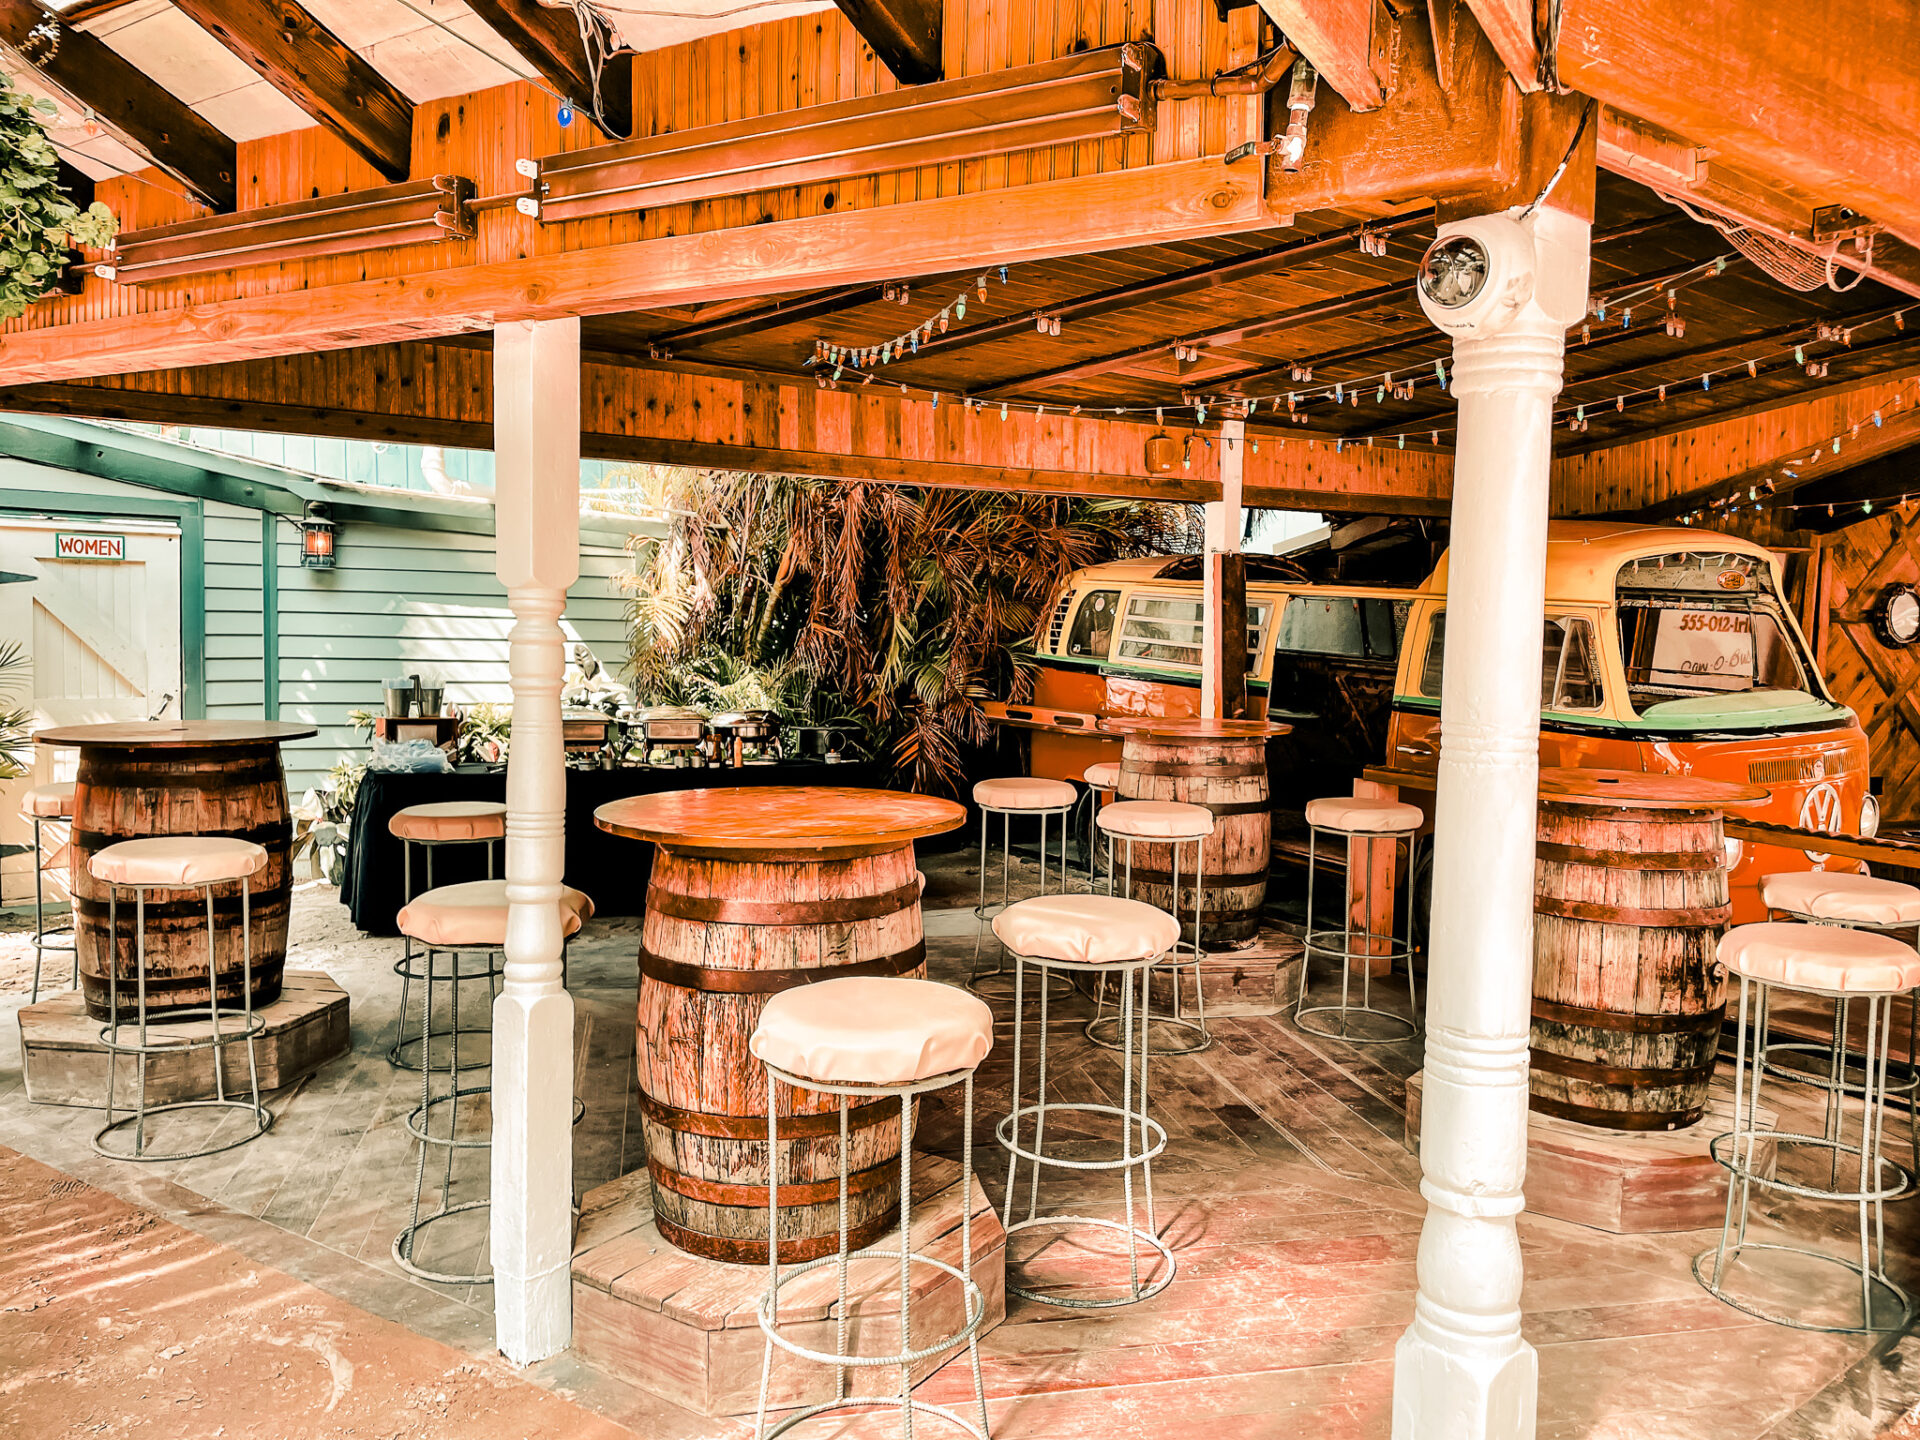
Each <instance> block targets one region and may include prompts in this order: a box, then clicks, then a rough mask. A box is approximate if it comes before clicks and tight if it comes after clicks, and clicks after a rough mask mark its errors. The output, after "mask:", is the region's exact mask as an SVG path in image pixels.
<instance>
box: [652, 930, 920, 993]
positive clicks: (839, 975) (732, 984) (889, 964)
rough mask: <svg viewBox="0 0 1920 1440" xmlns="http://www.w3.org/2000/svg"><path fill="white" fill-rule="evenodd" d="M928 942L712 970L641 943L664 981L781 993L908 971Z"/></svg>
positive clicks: (697, 987)
mask: <svg viewBox="0 0 1920 1440" xmlns="http://www.w3.org/2000/svg"><path fill="white" fill-rule="evenodd" d="M926 959H927V942H926V941H924V940H916V941H914V942H913V944H911V945H909V946H908V947H907V948H906V949H905V950H900V951H897V952H895V953H894V954H892V955H882V956H881V957H880V958H879V959H877V960H856V961H853V962H852V963H850V964H846V965H820V966H816V967H814V968H812V969H807V970H709V969H707V968H706V967H704V966H701V965H689V964H687V963H685V962H684V961H681V960H669V959H668V958H667V957H666V956H664V955H656V954H655V953H654V952H653V951H651V950H649V949H647V948H646V946H644V945H642V946H641V947H640V973H641V974H642V975H644V976H646V977H647V978H648V979H649V980H658V981H659V982H660V983H661V984H662V985H676V986H678V987H679V988H680V989H682V990H710V991H713V992H715V993H718V994H721V995H778V994H779V993H780V992H781V991H783V990H796V989H798V988H799V987H800V986H802V985H812V984H814V983H816V982H817V981H821V980H844V979H847V978H849V977H850V976H856V975H905V974H906V973H907V972H908V971H909V970H913V969H916V968H917V967H919V966H921V965H923V964H925V963H926Z"/></svg>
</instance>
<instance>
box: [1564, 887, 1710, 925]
mask: <svg viewBox="0 0 1920 1440" xmlns="http://www.w3.org/2000/svg"><path fill="white" fill-rule="evenodd" d="M1533 913H1534V914H1536V915H1550V916H1553V917H1554V918H1555V919H1558V920H1590V921H1593V922H1594V923H1596V924H1600V925H1637V926H1639V927H1640V928H1642V929H1669V930H1697V929H1702V928H1704V927H1707V926H1711V925H1729V924H1731V923H1732V922H1733V906H1732V905H1731V904H1726V905H1696V906H1691V907H1686V908H1681V909H1675V910H1635V909H1632V908H1631V907H1629V906H1626V905H1603V904H1600V903H1599V902H1597V901H1592V900H1562V899H1561V898H1560V897H1559V896H1557V895H1537V896H1535V897H1534V901H1533Z"/></svg>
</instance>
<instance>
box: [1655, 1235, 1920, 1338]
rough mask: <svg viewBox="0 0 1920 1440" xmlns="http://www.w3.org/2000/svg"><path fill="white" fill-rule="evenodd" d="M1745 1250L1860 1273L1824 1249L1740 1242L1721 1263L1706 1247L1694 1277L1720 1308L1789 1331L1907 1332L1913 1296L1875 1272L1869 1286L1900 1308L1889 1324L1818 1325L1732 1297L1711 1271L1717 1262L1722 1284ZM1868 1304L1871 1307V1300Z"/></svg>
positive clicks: (1716, 1251)
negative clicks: (1780, 1255) (1790, 1257)
mask: <svg viewBox="0 0 1920 1440" xmlns="http://www.w3.org/2000/svg"><path fill="white" fill-rule="evenodd" d="M1746 1250H1765V1251H1770V1252H1773V1253H1775V1254H1782V1255H1795V1256H1798V1257H1799V1258H1801V1259H1802V1260H1814V1261H1820V1262H1823V1263H1825V1264H1828V1265H1837V1266H1838V1267H1839V1268H1841V1269H1842V1270H1845V1271H1846V1272H1847V1273H1848V1274H1850V1275H1853V1276H1859V1274H1860V1267H1859V1265H1857V1264H1856V1263H1854V1262H1853V1261H1851V1260H1848V1259H1845V1258H1843V1257H1842V1256H1839V1255H1829V1254H1827V1253H1826V1252H1825V1251H1823V1250H1811V1249H1806V1248H1803V1247H1801V1246H1798V1245H1771V1244H1762V1243H1760V1242H1759V1241H1756V1240H1743V1241H1741V1242H1740V1243H1739V1244H1738V1245H1731V1246H1729V1247H1728V1248H1727V1250H1726V1255H1725V1259H1724V1260H1723V1259H1720V1255H1721V1252H1720V1249H1719V1247H1717V1246H1709V1247H1708V1248H1707V1249H1705V1250H1702V1251H1701V1252H1700V1253H1699V1254H1698V1255H1696V1256H1694V1257H1693V1278H1694V1279H1695V1280H1697V1281H1699V1282H1700V1288H1701V1289H1703V1290H1705V1291H1706V1292H1707V1293H1708V1294H1709V1295H1711V1296H1713V1298H1714V1299H1716V1300H1718V1301H1720V1303H1721V1304H1723V1305H1731V1306H1732V1307H1733V1308H1734V1309H1736V1310H1738V1311H1740V1312H1741V1313H1742V1314H1745V1315H1752V1316H1753V1317H1755V1318H1756V1319H1759V1320H1765V1321H1767V1322H1768V1323H1769V1324H1773V1325H1784V1326H1786V1327H1787V1328H1788V1329H1790V1330H1811V1331H1815V1332H1818V1333H1820V1334H1825V1335H1862V1334H1865V1335H1878V1334H1882V1333H1885V1332H1888V1331H1899V1330H1904V1329H1906V1326H1907V1317H1908V1316H1909V1315H1911V1314H1912V1313H1913V1299H1912V1297H1911V1296H1909V1295H1908V1294H1907V1292H1906V1291H1905V1290H1903V1289H1901V1288H1900V1287H1899V1286H1898V1285H1896V1284H1895V1283H1894V1282H1893V1281H1892V1280H1890V1279H1889V1278H1888V1277H1887V1276H1885V1275H1883V1274H1881V1273H1879V1272H1878V1271H1875V1272H1873V1273H1872V1274H1870V1275H1868V1276H1867V1277H1866V1278H1867V1280H1868V1281H1869V1283H1870V1285H1872V1286H1877V1287H1879V1288H1880V1289H1881V1290H1884V1291H1885V1292H1886V1293H1887V1294H1888V1295H1890V1296H1891V1297H1892V1298H1893V1299H1894V1301H1895V1302H1897V1303H1898V1305H1899V1307H1900V1308H1899V1313H1898V1314H1897V1315H1895V1316H1894V1317H1893V1319H1892V1321H1891V1323H1889V1324H1884V1325H1876V1324H1874V1323H1873V1316H1871V1315H1862V1316H1861V1317H1860V1318H1861V1321H1862V1323H1861V1324H1859V1325H1818V1324H1814V1323H1812V1322H1810V1321H1806V1320H1798V1319H1795V1318H1794V1317H1793V1316H1790V1315H1782V1314H1779V1313H1778V1312H1776V1311H1773V1310H1769V1309H1767V1308H1766V1307H1765V1306H1763V1305H1761V1304H1759V1303H1758V1302H1756V1301H1753V1300H1749V1299H1746V1298H1745V1297H1743V1296H1739V1295H1735V1294H1732V1293H1731V1292H1730V1291H1728V1290H1727V1289H1726V1288H1725V1286H1724V1284H1723V1283H1719V1282H1716V1281H1715V1280H1714V1278H1713V1272H1714V1267H1715V1264H1716V1261H1718V1263H1719V1266H1720V1269H1721V1271H1722V1281H1724V1279H1725V1269H1726V1265H1727V1263H1728V1262H1731V1261H1732V1260H1734V1259H1736V1258H1737V1257H1738V1256H1739V1255H1740V1254H1741V1252H1742V1251H1746ZM1850 1298H1852V1297H1850ZM1867 1303H1869V1304H1870V1303H1871V1301H1869V1302H1867Z"/></svg>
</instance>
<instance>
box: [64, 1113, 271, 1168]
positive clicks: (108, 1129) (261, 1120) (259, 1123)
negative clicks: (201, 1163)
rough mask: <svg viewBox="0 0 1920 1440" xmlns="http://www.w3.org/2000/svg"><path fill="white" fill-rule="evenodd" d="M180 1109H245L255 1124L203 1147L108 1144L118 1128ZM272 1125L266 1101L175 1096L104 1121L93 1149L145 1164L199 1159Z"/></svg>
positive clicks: (235, 1145)
mask: <svg viewBox="0 0 1920 1440" xmlns="http://www.w3.org/2000/svg"><path fill="white" fill-rule="evenodd" d="M177 1110H245V1111H247V1112H249V1113H250V1114H252V1115H253V1117H254V1124H253V1128H252V1129H251V1130H249V1131H247V1132H246V1133H245V1134H244V1135H241V1136H239V1137H237V1138H236V1139H233V1140H227V1141H223V1142H222V1143H221V1144H218V1145H210V1146H208V1147H207V1148H206V1149H204V1150H174V1151H169V1152H167V1153H166V1154H161V1155H156V1154H151V1153H137V1154H136V1153H130V1152H128V1151H125V1150H115V1149H113V1148H111V1147H110V1146H109V1145H108V1144H107V1136H109V1135H111V1134H113V1133H114V1131H116V1130H124V1129H125V1128H126V1127H127V1126H129V1125H132V1124H136V1123H137V1122H139V1121H141V1120H143V1119H144V1120H150V1119H152V1118H153V1117H154V1116H155V1115H164V1114H166V1113H167V1112H168V1111H177ZM272 1128H273V1112H272V1111H271V1110H269V1109H267V1107H266V1106H265V1105H257V1104H255V1103H254V1102H253V1101H251V1100H175V1101H174V1102H173V1103H171V1104H169V1105H149V1106H147V1108H146V1111H145V1112H144V1113H143V1114H142V1113H136V1114H132V1115H127V1116H123V1117H122V1118H121V1119H118V1120H115V1121H113V1122H112V1123H111V1124H108V1125H102V1126H101V1127H100V1129H99V1130H98V1131H96V1132H95V1133H94V1137H93V1153H94V1154H96V1155H104V1156H106V1157H107V1158H108V1159H109V1160H134V1161H138V1162H139V1163H140V1164H142V1165H157V1164H163V1163H165V1162H167V1161H170V1160H197V1159H199V1158H200V1157H201V1156H203V1155H218V1154H219V1153H220V1152H221V1151H223V1150H234V1149H237V1148H238V1147H240V1146H242V1145H245V1144H246V1143H247V1142H248V1141H249V1140H258V1139H259V1138H260V1137H261V1136H262V1135H264V1134H266V1133H267V1131H269V1130H271V1129H272Z"/></svg>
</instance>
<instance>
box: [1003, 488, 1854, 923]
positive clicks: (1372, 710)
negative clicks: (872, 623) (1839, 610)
mask: <svg viewBox="0 0 1920 1440" xmlns="http://www.w3.org/2000/svg"><path fill="white" fill-rule="evenodd" d="M1258 558H1259V557H1250V560H1257V559H1258ZM1284 564H1285V562H1275V563H1274V564H1273V565H1271V566H1270V567H1269V568H1268V570H1267V571H1266V573H1264V574H1262V573H1261V572H1260V571H1258V570H1253V571H1250V574H1249V579H1248V584H1247V628H1248V633H1247V644H1248V667H1247V671H1248V691H1249V700H1250V708H1251V709H1253V710H1254V711H1255V712H1257V713H1259V712H1267V713H1271V714H1273V715H1274V716H1275V717H1276V718H1279V717H1281V716H1283V715H1284V716H1285V717H1287V718H1290V719H1292V720H1294V722H1295V731H1294V734H1293V735H1290V736H1288V737H1286V738H1285V739H1282V740H1280V741H1277V742H1275V744H1274V745H1273V746H1272V747H1271V749H1270V751H1269V758H1270V768H1271V770H1272V772H1273V786H1274V799H1275V805H1276V807H1277V808H1299V807H1300V806H1301V805H1303V804H1304V801H1305V800H1306V799H1308V798H1311V797H1312V796H1313V795H1316V794H1327V793H1330V792H1333V791H1336V790H1340V789H1343V788H1345V786H1346V785H1347V784H1348V783H1349V782H1350V781H1351V780H1352V779H1353V778H1354V777H1355V776H1357V775H1358V774H1359V772H1360V770H1361V769H1362V768H1363V767H1364V766H1366V765H1369V764H1380V763H1382V762H1384V763H1385V765H1386V766H1387V767H1388V768H1389V769H1392V770H1394V771H1398V772H1402V773H1404V774H1409V775H1431V774H1433V773H1434V770H1435V768H1436V766H1437V764H1438V759H1439V747H1440V740H1441V735H1440V682H1441V676H1442V673H1443V671H1444V669H1445V656H1446V607H1447V600H1446V595H1447V557H1446V556H1445V555H1444V554H1443V555H1442V556H1441V557H1440V560H1439V563H1438V565H1437V566H1436V567H1435V568H1434V569H1433V571H1432V573H1431V574H1430V575H1429V576H1427V578H1426V580H1425V581H1424V582H1423V583H1421V584H1420V585H1419V586H1418V587H1417V588H1404V587H1399V586H1394V585H1391V584H1362V583H1324V582H1316V581H1310V580H1305V579H1300V578H1285V577H1283V576H1282V575H1279V574H1276V573H1275V571H1276V570H1278V569H1280V568H1281V567H1282V566H1283V565H1284ZM1183 570H1185V571H1188V572H1191V573H1192V578H1186V576H1184V575H1183V574H1182V573H1181V572H1182V571H1183ZM1294 573H1295V574H1296V575H1298V574H1300V573H1302V572H1300V571H1297V570H1296V571H1295V572H1294ZM1546 578H1547V586H1546V593H1547V603H1546V617H1545V618H1546V626H1545V632H1544V637H1543V647H1544V648H1543V651H1542V673H1541V697H1540V698H1541V716H1540V759H1541V763H1542V764H1545V765H1582V766H1591V767H1599V768H1607V769H1617V770H1643V771H1648V772H1652V773H1658V774H1693V775H1702V776H1706V777H1709V778H1713V779H1724V780H1735V781H1744V782H1748V783H1752V784H1756V785H1764V786H1765V787H1766V788H1767V789H1768V791H1769V792H1770V793H1771V797H1772V798H1771V799H1770V800H1769V802H1768V803H1767V804H1765V805H1759V806H1752V807H1748V808H1744V809H1743V810H1742V812H1741V813H1742V816H1743V818H1751V819H1755V820H1767V821H1772V822H1774V823H1777V824H1782V825H1791V826H1796V827H1798V828H1800V829H1805V830H1817V831H1825V832H1829V833H1839V832H1850V833H1854V834H1862V835H1871V834H1873V833H1874V831H1875V830H1876V829H1877V828H1878V824H1879V815H1878V806H1877V804H1876V803H1875V801H1874V799H1873V797H1872V795H1871V794H1870V793H1869V789H1868V776H1867V740H1866V735H1865V733H1864V732H1863V731H1862V730H1861V728H1860V723H1859V721H1858V720H1857V719H1856V718H1855V716H1854V714H1853V712H1852V711H1851V710H1849V709H1847V708H1846V707H1845V706H1843V705H1840V704H1837V703H1836V702H1835V701H1834V700H1833V698H1832V696H1831V695H1830V694H1829V693H1828V691H1827V688H1826V685H1825V683H1824V682H1823V681H1822V679H1821V678H1820V675H1819V674H1818V672H1817V671H1816V669H1815V667H1814V665H1813V662H1812V660H1811V658H1810V656H1809V655H1808V652H1807V646H1806V641H1805V639H1804V637H1803V636H1802V635H1801V633H1800V629H1799V626H1798V624H1797V623H1796V622H1795V620H1794V617H1793V614H1792V612H1791V611H1790V610H1789V608H1788V607H1787V605H1786V604H1785V602H1784V601H1783V599H1782V597H1781V593H1780V576H1779V565H1778V562H1777V561H1776V559H1775V557H1774V556H1773V555H1772V553H1771V552H1770V551H1768V550H1767V549H1766V548H1765V547H1763V546H1760V545H1756V544H1753V543H1752V542H1749V541H1746V540H1739V539H1735V538H1733V537H1731V536H1724V535H1718V534H1714V533H1712V532H1708V531H1700V530H1693V529H1683V528H1660V527H1653V526H1641V525H1624V524H1615V523H1611V522H1605V521H1556V522H1554V524H1553V525H1552V527H1551V530H1550V534H1549V538H1548V547H1547V577H1546ZM1200 606H1201V601H1200V582H1199V578H1198V574H1197V565H1196V564H1195V563H1194V561H1193V558H1192V557H1185V558H1184V559H1176V560H1172V561H1169V560H1167V559H1164V558H1161V559H1148V560H1133V561H1123V562H1120V563H1118V564H1114V565H1102V566H1096V567H1093V568H1091V569H1089V570H1083V571H1080V572H1077V573H1076V574H1075V575H1074V576H1073V577H1072V578H1071V579H1070V581H1069V583H1068V585H1067V587H1066V591H1065V593H1064V594H1063V595H1062V596H1061V598H1060V600H1059V601H1058V602H1057V604H1056V606H1055V608H1054V610H1053V611H1052V612H1051V614H1050V616H1049V622H1048V626H1047V629H1046V631H1045V633H1043V634H1042V636H1041V637H1040V643H1039V644H1038V646H1037V647H1036V649H1037V652H1038V661H1039V673H1038V676H1037V678H1036V683H1035V689H1034V704H1035V705H1036V706H1037V707H1051V708H1057V709H1061V710H1067V711H1083V712H1091V713H1094V714H1108V715H1113V714H1156V713H1163V714H1191V713H1193V712H1194V711H1195V710H1197V708H1198V700H1199V662H1200V632H1199V627H1200ZM1118 754H1119V746H1118V742H1117V741H1115V740H1112V739H1108V738H1104V737H1099V736H1093V735H1062V734H1055V733H1051V732H1047V731H1039V732H1036V733H1035V734H1034V737H1033V768H1034V773H1035V774H1037V775H1050V776H1055V777H1059V778H1072V779H1077V778H1079V776H1080V774H1081V772H1082V771H1083V770H1084V769H1085V767H1086V766H1087V765H1088V764H1090V763H1092V762H1093V761H1095V760H1110V759H1116V758H1118ZM1402 790H1403V795H1404V798H1407V799H1410V800H1413V801H1415V802H1417V803H1420V802H1425V803H1428V804H1429V805H1430V792H1428V794H1426V795H1422V794H1421V793H1419V791H1418V782H1417V781H1415V782H1412V783H1404V782H1403V786H1402ZM1729 852H1730V854H1734V855H1735V857H1736V858H1735V864H1734V869H1733V872H1732V877H1731V878H1732V882H1733V900H1734V916H1735V919H1736V920H1737V921H1747V920H1752V919H1757V918H1763V915H1762V908H1763V907H1762V906H1761V904H1760V900H1759V890H1758V886H1759V877H1760V876H1761V875H1762V874H1765V873H1772V872H1775V871H1781V870H1805V869H1809V868H1814V867H1816V866H1820V865H1828V866H1834V867H1843V868H1849V869H1850V868H1853V864H1852V862H1849V861H1836V860H1831V859H1829V858H1828V857H1825V856H1823V855H1821V854H1819V853H1817V852H1811V851H1804V850H1789V849H1782V848H1779V847H1774V846H1749V847H1745V850H1744V853H1739V852H1740V847H1738V846H1737V844H1735V843H1733V842H1730V843H1729Z"/></svg>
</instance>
